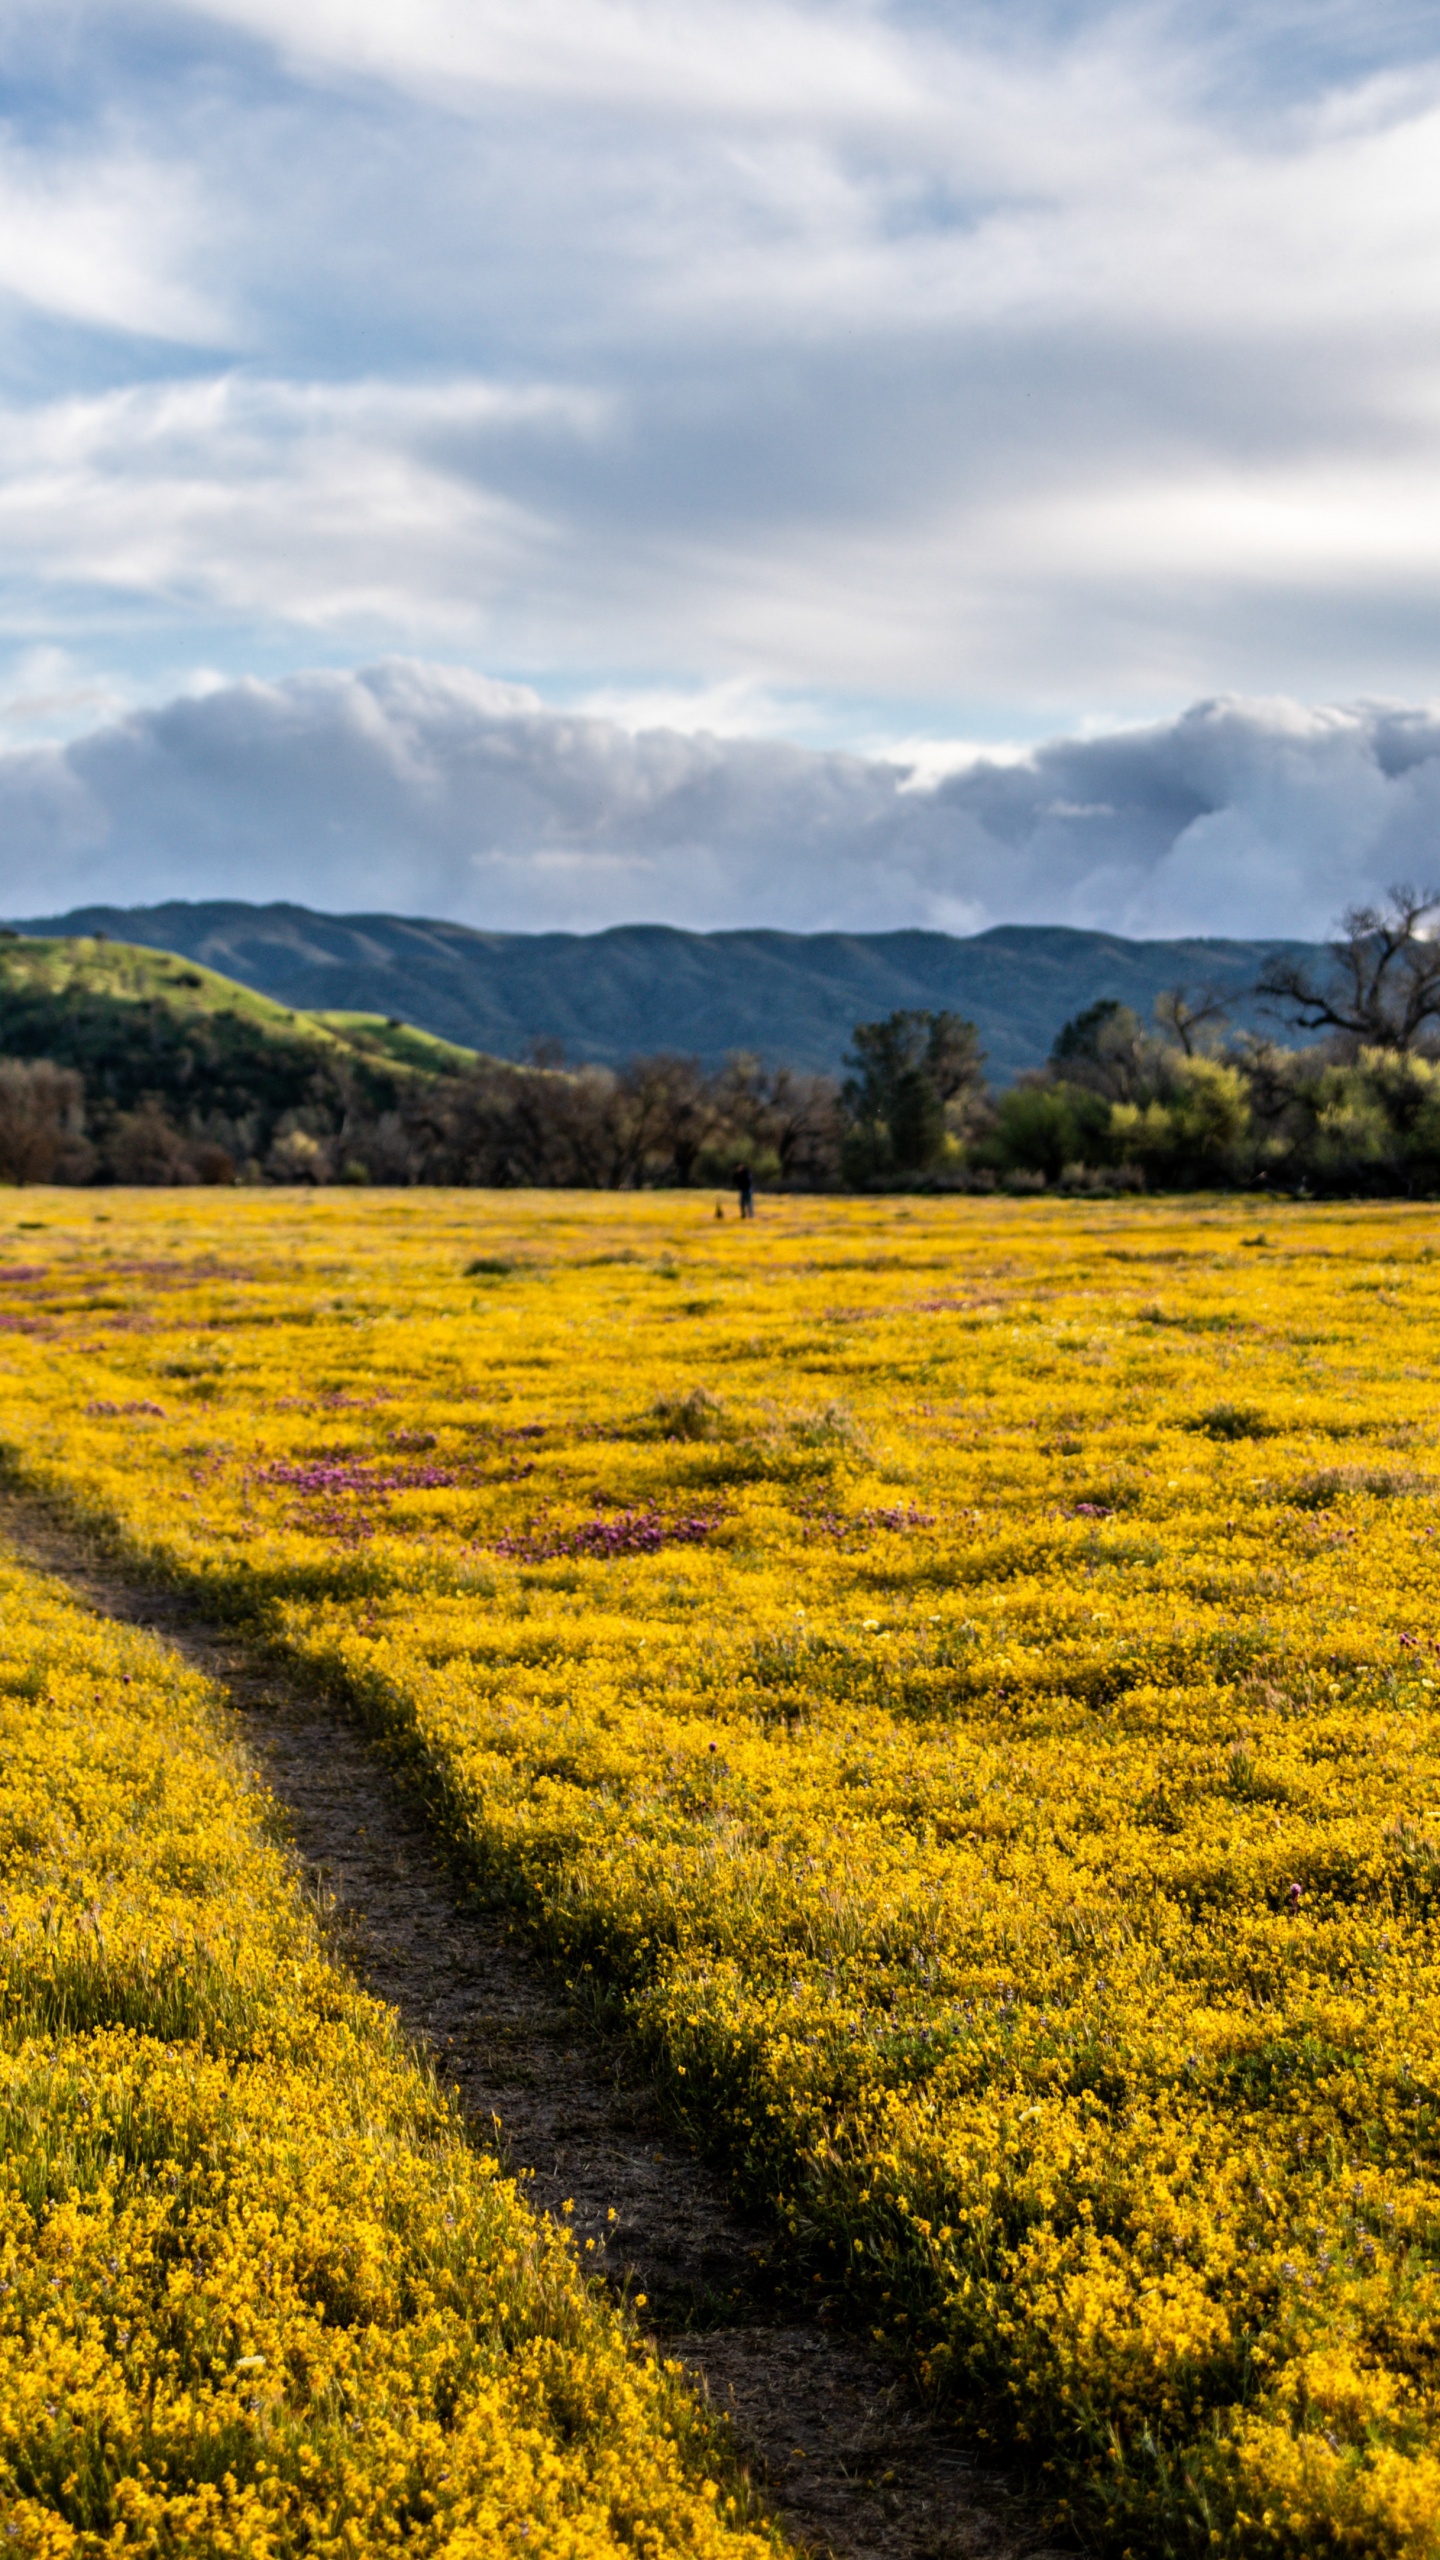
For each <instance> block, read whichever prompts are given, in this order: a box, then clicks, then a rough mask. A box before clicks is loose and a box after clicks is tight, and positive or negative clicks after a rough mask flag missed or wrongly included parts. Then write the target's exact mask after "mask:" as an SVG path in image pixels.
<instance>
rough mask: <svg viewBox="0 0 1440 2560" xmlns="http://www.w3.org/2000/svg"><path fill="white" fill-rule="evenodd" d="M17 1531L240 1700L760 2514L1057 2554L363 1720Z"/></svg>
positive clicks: (790, 2525)
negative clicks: (842, 2309)
mask: <svg viewBox="0 0 1440 2560" xmlns="http://www.w3.org/2000/svg"><path fill="white" fill-rule="evenodd" d="M0 1541H3V1543H4V1544H5V1545H6V1546H7V1547H9V1548H10V1549H11V1551H12V1552H13V1553H14V1554H15V1555H16V1556H17V1557H18V1558H19V1559H20V1560H21V1561H23V1562H25V1563H28V1564H32V1565H35V1566H37V1567H39V1568H40V1569H42V1570H43V1571H45V1572H48V1573H52V1574H54V1575H56V1576H58V1577H59V1578H60V1579H61V1580H62V1581H64V1582H65V1583H67V1584H68V1585H69V1587H70V1589H71V1590H72V1591H73V1592H74V1593H75V1595H76V1597H77V1598H79V1599H80V1600H82V1601H84V1602H86V1603H88V1605H89V1606H90V1607H92V1608H93V1609H95V1610H96V1611H98V1612H99V1613H100V1614H102V1615H104V1616H107V1617H111V1618H119V1619H124V1620H126V1621H128V1622H130V1623H131V1624H134V1625H138V1626H143V1627H146V1628H149V1629H151V1630H152V1631H153V1632H154V1633H155V1634H156V1635H158V1636H160V1637H161V1638H162V1639H163V1640H164V1641H165V1642H166V1643H168V1644H170V1645H172V1646H173V1647H174V1648H175V1650H176V1651H177V1652H178V1653H179V1654H181V1655H182V1656H183V1657H184V1659H185V1660H186V1661H187V1662H189V1663H191V1664H192V1665H193V1666H194V1667H195V1668H196V1669H197V1670H199V1671H202V1672H204V1673H205V1674H206V1675H207V1676H208V1677H209V1678H210V1679H211V1680H213V1681H215V1682H216V1683H217V1685H218V1686H219V1687H220V1688H221V1689H222V1690H223V1691H224V1692H225V1693H226V1695H227V1696H228V1698H229V1700H230V1702H231V1704H232V1706H233V1707H234V1708H235V1710H236V1712H237V1717H238V1720H239V1725H240V1732H241V1737H242V1742H243V1747H244V1749H245V1751H246V1753H247V1755H248V1757H249V1759H250V1761H251V1763H252V1765H253V1766H254V1767H255V1769H256V1770H257V1771H258V1773H259V1775H260V1777H261V1778H262V1779H263V1781H264V1782H265V1783H266V1785H267V1786H268V1787H269V1789H270V1792H271V1794H272V1795H273V1796H274V1798H275V1799H276V1801H277V1804H278V1805H279V1807H280V1809H281V1811H282V1813H283V1815H284V1818H285V1821H286V1824H287V1827H288V1830H289V1835H290V1838H291V1841H292V1842H293V1845H294V1849H295V1852H296V1855H297V1857H298V1858H299V1859H300V1861H301V1862H302V1864H303V1867H304V1869H305V1871H306V1874H307V1879H308V1881H309V1883H310V1885H311V1887H312V1889H313V1890H314V1891H315V1892H316V1893H317V1894H318V1896H319V1898H320V1900H321V1904H322V1908H324V1909H325V1911H326V1913H327V1917H328V1924H329V1927H330V1930H331V1933H332V1937H333V1939H334V1942H335V1946H336V1952H337V1954H339V1955H340V1956H342V1957H343V1959H344V1961H346V1962H347V1963H348V1964H349V1965H350V1967H351V1968H352V1970H353V1971H354V1972H355V1973H356V1974H357V1975H358V1976H359V1978H360V1979H361V1980H362V1981H363V1982H364V1983H365V1984H366V1986H367V1987H368V1988H369V1989H370V1990H371V1991H373V1992H375V1993H376V1994H377V1995H378V1996H379V1997H380V1998H381V1999H383V2000H386V2001H388V2002H389V2003H390V2004H391V2006H392V2007H394V2008H395V2009H396V2010H398V2012H399V2014H400V2017H401V2019H402V2021H403V2023H404V2025H405V2028H406V2030H407V2032H408V2033H409V2035H410V2036H411V2037H412V2038H413V2040H414V2041H415V2043H416V2044H417V2045H418V2046H420V2047H422V2048H423V2049H427V2050H428V2051H429V2053H430V2054H431V2056H432V2058H433V2059H434V2061H435V2063H436V2064H437V2066H438V2068H439V2071H440V2075H441V2077H442V2079H444V2080H445V2081H447V2082H449V2083H452V2084H453V2085H454V2087H455V2088H456V2089H457V2091H458V2093H459V2096H460V2099H461V2102H462V2105H463V2107H464V2109H465V2113H466V2116H467V2118H468V2120H469V2122H470V2124H471V2126H472V2128H473V2131H474V2134H475V2137H476V2139H477V2141H478V2142H479V2143H480V2145H481V2146H482V2147H483V2148H485V2149H488V2150H492V2151H498V2153H499V2156H500V2158H501V2160H502V2162H503V2164H504V2166H505V2167H506V2168H507V2169H509V2170H511V2171H513V2172H514V2173H516V2174H517V2175H520V2176H523V2178H524V2181H525V2192H526V2193H527V2195H528V2196H529V2197H530V2199H531V2200H532V2202H533V2203H534V2204H535V2205H536V2206H538V2207H539V2208H540V2209H542V2210H543V2211H545V2212H547V2213H550V2214H553V2215H555V2216H557V2217H559V2218H562V2219H563V2220H564V2221H565V2222H566V2223H567V2224H568V2226H569V2227H570V2228H571V2229H572V2230H573V2231H574V2232H575V2234H576V2238H577V2242H578V2245H579V2248H580V2251H581V2255H582V2260H583V2261H584V2262H585V2263H587V2264H589V2265H594V2266H596V2267H597V2268H598V2269H599V2271H600V2272H602V2273H603V2274H604V2275H605V2277H606V2278H607V2280H608V2281H609V2282H610V2283H611V2284H613V2285H616V2286H619V2287H624V2288H625V2289H627V2290H628V2292H629V2294H630V2296H631V2299H632V2300H636V2299H637V2298H638V2297H639V2296H641V2295H643V2296H644V2297H645V2306H644V2310H643V2313H642V2315H641V2316H642V2318H643V2321H644V2323H645V2326H646V2328H647V2330H649V2331H650V2332H651V2333H652V2334H653V2335H654V2337H655V2340H656V2343H657V2344H658V2345H659V2346H660V2347H661V2348H662V2349H663V2351H664V2352H665V2353H667V2354H670V2355H674V2356H677V2357H678V2358H679V2359H680V2360H681V2361H682V2362H683V2364H684V2365H685V2367H686V2369H687V2371H688V2373H689V2374H690V2376H691V2377H692V2380H693V2381H694V2382H695V2384H696V2385H697V2387H698V2388H700V2389H701V2390H702V2391H703V2393H704V2394H705V2395H706V2396H707V2397H708V2399H709V2401H710V2403H711V2405H712V2406H713V2407H715V2408H717V2409H719V2410H722V2411H724V2412H725V2413H726V2414H727V2415H728V2417H729V2420H730V2423H731V2428H732V2431H733V2436H734V2440H735V2442H736V2445H737V2448H738V2450H739V2453H740V2456H741V2459H742V2460H743V2461H744V2463H745V2464H746V2466H747V2468H748V2470H749V2472H750V2475H751V2478H752V2479H753V2481H754V2482H755V2485H756V2487H757V2489H758V2490H759V2492H760V2494H761V2497H762V2499H763V2500H764V2502H765V2504H766V2505H767V2506H768V2507H769V2508H770V2510H771V2511H772V2512H773V2513H774V2514H775V2515H776V2517H777V2518H778V2520H779V2521H780V2523H781V2524H782V2525H783V2527H784V2528H785V2530H786V2531H787V2533H789V2534H790V2535H791V2536H792V2537H793V2538H794V2540H795V2541H796V2542H797V2543H798V2544H799V2545H800V2546H801V2547H802V2548H803V2549H807V2550H810V2551H814V2552H818V2553H830V2554H833V2555H835V2560H1061V2554H1060V2552H1059V2550H1058V2549H1057V2548H1055V2547H1054V2546H1053V2545H1050V2544H1047V2542H1046V2540H1045V2536H1044V2532H1043V2529H1042V2526H1041V2522H1040V2519H1039V2513H1038V2509H1037V2507H1036V2506H1035V2504H1034V2503H1033V2502H1032V2501H1031V2500H1030V2499H1028V2498H1027V2497H1026V2496H1025V2495H1024V2494H1023V2492H1022V2491H1021V2490H1020V2489H1018V2488H1017V2487H1015V2486H1014V2485H1013V2484H1011V2483H1009V2482H1007V2481H1006V2479H1005V2478H1004V2477H1003V2476H1002V2475H1000V2474H999V2473H997V2472H995V2471H991V2470H988V2469H986V2468H984V2467H982V2466H981V2465H980V2464H978V2463H977V2462H975V2461H974V2460H973V2459H972V2458H970V2457H969V2456H968V2455H967V2454H966V2453H965V2452H964V2450H963V2449H962V2448H961V2447H960V2446H959V2444H958V2443H957V2442H956V2440H955V2438H954V2436H953V2435H952V2434H950V2433H949V2432H948V2431H947V2430H946V2429H945V2428H944V2427H942V2426H940V2425H937V2424H936V2423H935V2422H934V2421H933V2420H932V2419H930V2418H929V2417H928V2416H927V2414H926V2413H925V2411H924V2410H923V2409H921V2408H920V2407H919V2406H917V2404H916V2403H915V2402H914V2401H913V2399H912V2398H911V2397H910V2396H909V2394H908V2393H907V2391H906V2389H905V2387H904V2385H903V2384H901V2383H899V2382H897V2380H896V2378H895V2375H894V2372H893V2369H892V2368H890V2367H889V2366H887V2365H885V2364H884V2363H882V2362H881V2361H880V2359H879V2358H877V2357H876V2356H874V2355H873V2354H872V2353H871V2352H870V2351H869V2349H868V2348H867V2347H866V2346H865V2345H864V2344H863V2342H861V2341H859V2340H857V2339H856V2338H854V2337H853V2336H851V2335H847V2334H846V2333H845V2332H844V2331H841V2330H837V2329H831V2328H828V2327H826V2326H825V2325H824V2324H823V2322H822V2320H821V2319H819V2318H818V2317H817V2318H809V2319H807V2318H803V2317H801V2316H799V2315H797V2312H796V2310H795V2306H794V2303H793V2301H792V2302H790V2303H788V2304H786V2303H785V2302H784V2301H783V2299H781V2298H779V2297H777V2296H776V2294H775V2292H774V2288H773V2286H772V2285H770V2284H769V2283H767V2280H766V2275H765V2267H766V2258H767V2234H766V2232H765V2230H764V2229H763V2227H761V2226H759V2225H757V2224H753V2223H751V2222H748V2221H747V2220H746V2219H745V2218H744V2217H743V2216H742V2215H741V2214H739V2213H738V2212H737V2211H736V2209H735V2207H734V2205H733V2204H732V2203H731V2202H730V2200H729V2198H728V2197H727V2195H726V2193H725V2191H724V2188H723V2187H722V2185H721V2183H720V2181H719V2179H718V2178H717V2177H716V2176H715V2175H714V2174H713V2173H712V2172H711V2171H710V2170H709V2169H708V2168H707V2167H706V2166H705V2164H704V2163H703V2162H701V2161H699V2160H697V2159H696V2158H695V2156H694V2154H693V2153H692V2152H691V2151H689V2150H688V2149H687V2148H686V2147H685V2145H684V2143H683V2142H682V2141H681V2140H680V2139H679V2138H678V2137H677V2135H676V2133H675V2130H674V2128H673V2126H672V2125H670V2124H668V2123H667V2121H666V2118H665V2116H664V2114H663V2113H662V2110H661V2108H660V2105H659V2102H658V2100H657V2097H656V2094H655V2092H654V2090H653V2088H652V2087H651V2086H650V2085H649V2083H648V2081H647V2079H646V2076H645V2072H644V2067H643V2063H642V2062H641V2060H640V2058H639V2057H638V2056H637V2055H636V2054H635V2053H634V2052H633V2051H632V2050H631V2049H630V2048H629V2047H628V2046H627V2044H626V2043H625V2041H624V2040H623V2039H622V2038H621V2037H619V2036H615V2035H610V2034H606V2033H604V2032H602V2031H601V2030H599V2029H598V2028H596V2027H594V2026H592V2025H591V2024H590V2023H589V2022H588V2021H587V2020H586V2019H585V2018H584V2017H583V2016H582V2015H581V2014H580V2013H579V2012H578V2011H577V2010H576V2009H575V2008H574V2007H573V2006H571V2005H570V2003H569V2002H568V2001H567V1999H566V1996H565V1991H564V1986H563V1984H562V1983H561V1981H560V1979H559V1977H558V1976H557V1974H556V1972H555V1971H554V1969H553V1967H551V1966H550V1965H548V1964H547V1963H546V1962H545V1961H544V1959H543V1958H542V1957H540V1956H539V1955H538V1954H536V1953H535V1951H534V1950H533V1949H532V1948H531V1947H530V1946H529V1945H528V1943H527V1941H526V1939H525V1937H524V1935H523V1933H522V1932H521V1931H520V1929H519V1928H518V1926H517V1925H516V1924H515V1923H514V1922H513V1921H509V1920H507V1919H506V1917H505V1915H504V1913H503V1912H500V1913H497V1912H495V1911H492V1910H489V1909H487V1908H484V1907H482V1906H481V1905H480V1903H479V1902H478V1900H477V1898H476V1894H475V1889H474V1883H473V1879H467V1877H466V1875H465V1873H464V1872H463V1869H462V1867H461V1865H460V1863H459V1861H458V1858H456V1857H454V1856H452V1855H451V1853H450V1852H449V1851H448V1850H447V1848H446V1846H445V1844H444V1843H443V1842H442V1841H440V1840H438V1839H437V1837H436V1834H435V1832H434V1830H433V1829H432V1828H431V1827H430V1825H429V1824H428V1823H427V1821H426V1818H425V1814H424V1810H423V1807H422V1806H421V1805H420V1804H419V1803H418V1802H417V1800H416V1797H415V1795H414V1794H413V1792H411V1791H410V1790H409V1789H407V1787H406V1786H405V1784H404V1783H403V1781H402V1780H401V1778H400V1777H399V1776H398V1775H397V1773H396V1771H395V1769H394V1768H393V1767H392V1766H391V1765H390V1764H389V1763H388V1762H387V1760H386V1758H385V1755H384V1753H383V1752H382V1751H381V1749H380V1748H379V1747H378V1746H377V1745H376V1744H375V1743H373V1742H372V1741H371V1740H370V1739H369V1738H368V1737H367V1736H366V1734H365V1733H364V1732H363V1730H362V1729H361V1728H360V1727H359V1726H358V1725H357V1724H355V1723H352V1722H350V1721H349V1720H347V1718H346V1717H344V1716H343V1715H342V1714H340V1713H338V1712H337V1710H336V1709H335V1708H334V1706H333V1705H331V1704H329V1703H328V1702H327V1701H326V1700H324V1699H323V1698H319V1697H316V1696H313V1695H310V1694H308V1693H307V1692H306V1690H305V1688H304V1687H303V1685H301V1684H300V1683H299V1682H298V1681H292V1680H290V1679H288V1678H287V1676H286V1672H285V1669H284V1666H283V1664H281V1663H279V1662H277V1661H276V1660H275V1659H274V1658H273V1657H270V1656H267V1655H266V1654H265V1653H264V1651H263V1650H262V1649H261V1648H259V1647H257V1646H256V1645H255V1644H254V1643H253V1642H251V1641H247V1640H246V1638H245V1637H244V1636H243V1635H241V1634H238V1633H237V1632H235V1631H234V1630H231V1629H226V1628H225V1627H223V1626H220V1625H217V1624H216V1623H215V1622H214V1621H213V1620H212V1619H209V1618H206V1617H204V1616H203V1615H201V1614H200V1613H199V1611H198V1609H197V1606H196V1604H195V1602H194V1601H193V1600H192V1599H191V1598H190V1597H189V1596H188V1595H187V1594H186V1592H185V1591H184V1589H183V1588H181V1587H177V1586H174V1585H171V1584H167V1583H165V1582H163V1581H160V1580H151V1579H148V1578H146V1577H145V1576H144V1575H142V1574H141V1573H139V1572H137V1571H135V1570H132V1569H130V1568H129V1567H127V1566H126V1565H125V1564H124V1563H123V1562H121V1561H119V1560H117V1558H116V1556H115V1555H114V1554H113V1552H111V1551H109V1550H108V1549H106V1548H105V1547H103V1546H101V1545H100V1544H99V1543H97V1542H95V1541H93V1540H91V1539H90V1538H88V1537H87V1536H86V1535H85V1534H84V1533H83V1532H82V1531H80V1530H77V1529H76V1528H74V1527H72V1526H70V1525H69V1524H67V1523H66V1522H65V1521H64V1520H63V1518H61V1517H60V1516H59V1515H58V1514H57V1513H55V1512H52V1511H51V1510H50V1509H48V1508H47V1507H46V1505H45V1504H44V1503H42V1502H41V1501H40V1500H38V1499H36V1498H32V1497H31V1496H29V1495H27V1494H24V1493H21V1492H16V1491H14V1490H5V1491H0ZM612 2212H613V2215H614V2219H613V2220H612V2219H611V2215H612ZM587 2240H590V2241H593V2242H594V2243H595V2248H594V2251H593V2252H587V2251H586V2248H585V2243H586V2241H587Z"/></svg>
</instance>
